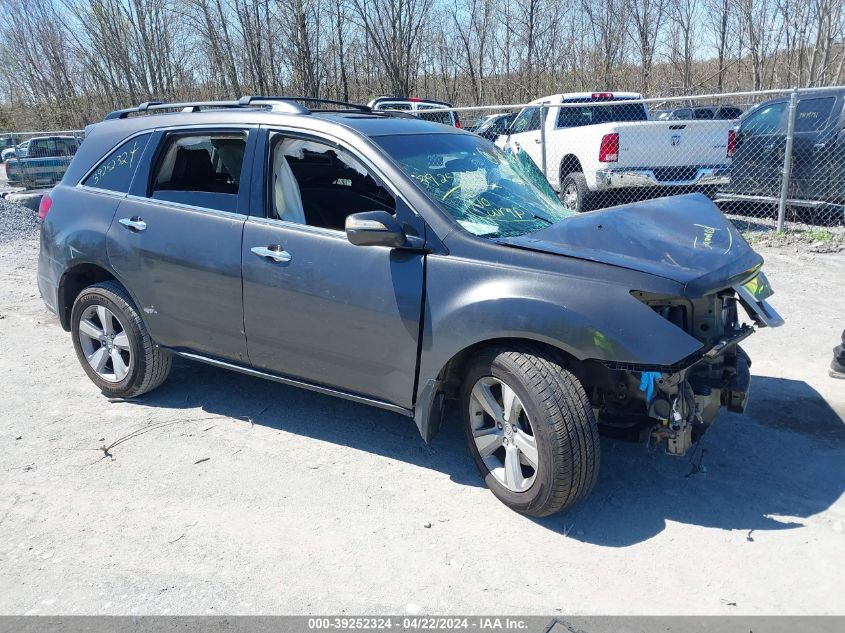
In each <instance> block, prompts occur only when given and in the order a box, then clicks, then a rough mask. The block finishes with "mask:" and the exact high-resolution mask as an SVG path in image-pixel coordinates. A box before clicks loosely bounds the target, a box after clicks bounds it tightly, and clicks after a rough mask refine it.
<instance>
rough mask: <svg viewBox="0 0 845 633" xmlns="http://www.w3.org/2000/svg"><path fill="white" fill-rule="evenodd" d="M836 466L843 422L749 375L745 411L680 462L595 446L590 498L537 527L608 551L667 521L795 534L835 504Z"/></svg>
mask: <svg viewBox="0 0 845 633" xmlns="http://www.w3.org/2000/svg"><path fill="white" fill-rule="evenodd" d="M843 463H845V422H843V419H842V418H841V417H840V415H839V414H838V413H837V412H836V411H834V410H833V408H832V407H831V406H830V404H828V403H827V401H825V399H824V398H823V397H822V396H821V395H820V394H819V393H818V392H817V391H816V390H815V389H813V388H812V387H810V386H809V385H808V384H807V383H805V382H803V381H798V380H788V379H784V378H772V377H767V376H754V378H753V383H752V396H751V401H750V404H749V407H748V410H747V411H746V413H745V414H744V415H738V414H733V413H722V414H721V415H720V417H719V419H718V420H717V421H716V423H715V424H714V425H713V427H712V428H711V429H710V430H709V431H708V432H707V434H706V435H705V436H704V438H703V439H702V441H701V442H700V443H699V445H698V446H697V447H696V448H695V449H694V450H693V451H690V453H688V454H687V456H685V457H671V456H668V455H665V454H663V453H662V452H649V451H648V449H647V447H646V446H644V445H641V444H631V443H625V442H619V441H613V440H608V439H607V438H602V464H601V471H600V474H599V480H598V482H597V484H596V487H595V489H594V491H593V494H592V495H591V496H590V497H588V498H587V499H586V500H585V501H584V502H582V503H581V504H579V505H577V506H575V507H574V508H572V509H571V510H570V511H568V512H565V513H562V514H560V515H555V516H552V517H548V518H545V519H538V520H537V523H538V524H540V525H543V526H544V527H546V528H548V529H550V530H555V531H558V532H561V533H566V534H567V535H568V536H569V537H571V538H575V539H577V540H581V541H584V542H589V543H594V544H597V545H604V546H608V547H625V546H628V545H633V544H635V543H639V542H642V541H645V540H647V539H649V538H652V537H653V536H655V535H657V534H659V533H660V532H661V531H663V530H664V529H665V527H666V524H667V522H670V521H671V522H677V523H686V524H689V525H697V526H701V527H708V528H718V529H723V530H739V531H743V532H745V534H746V539H747V540H749V541H753V540H754V533H755V532H761V531H767V530H790V529H797V528H800V527H803V526H804V521H803V520H804V519H807V518H809V517H811V516H813V515H815V514H818V513H820V512H822V511H824V510H826V509H827V508H829V507H830V506H831V505H832V504H833V503H834V502H836V501H837V500H838V499H839V497H840V496H841V495H842V493H843V492H845V469H843V468H842V464H843ZM699 465H700V466H703V468H700V467H699Z"/></svg>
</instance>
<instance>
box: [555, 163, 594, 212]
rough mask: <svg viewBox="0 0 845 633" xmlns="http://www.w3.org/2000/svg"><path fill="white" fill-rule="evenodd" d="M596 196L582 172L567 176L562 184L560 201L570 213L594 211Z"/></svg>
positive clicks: (562, 180)
mask: <svg viewBox="0 0 845 633" xmlns="http://www.w3.org/2000/svg"><path fill="white" fill-rule="evenodd" d="M595 199H596V198H595V194H593V192H592V191H590V188H589V187H587V179H586V178H585V177H584V174H583V173H582V172H580V171H578V172H572V173H570V174H567V175H566V176H564V177H563V178H562V179H561V182H560V201H561V203H563V206H565V207H566V208H567V209H569V210H570V211H575V212H576V213H582V212H584V211H592V210H593V208H594V202H595Z"/></svg>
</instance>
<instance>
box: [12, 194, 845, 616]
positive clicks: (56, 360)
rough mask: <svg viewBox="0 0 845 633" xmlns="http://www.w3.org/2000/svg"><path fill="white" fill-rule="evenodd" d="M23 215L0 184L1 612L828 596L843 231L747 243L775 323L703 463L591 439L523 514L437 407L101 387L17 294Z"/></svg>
mask: <svg viewBox="0 0 845 633" xmlns="http://www.w3.org/2000/svg"><path fill="white" fill-rule="evenodd" d="M24 218H26V219H24ZM19 224H22V225H23V228H20V227H19V226H18V225H19ZM32 226H33V224H32V222H31V218H27V216H26V213H24V212H23V211H20V210H16V209H12V208H9V207H8V206H6V205H3V206H1V207H0V234H2V237H0V271H2V273H0V349H1V350H2V352H0V404H1V405H2V413H0V441H2V442H3V446H4V448H3V450H2V451H0V473H2V477H0V613H5V614H22V613H40V614H57V613H86V614H189V613H190V614H205V613H230V614H234V613H246V614H253V613H326V612H328V613H373V612H383V613H403V612H404V613H418V612H423V613H431V612H437V613H484V612H488V613H489V612H497V613H543V614H556V613H563V614H599V613H617V614H642V613H648V614H679V613H694V614H761V613H767V614H808V613H838V614H843V613H845V594H843V591H842V577H843V576H842V570H843V568H845V534H843V522H845V500H843V491H845V469H843V464H845V427H844V426H843V418H845V385H843V383H842V382H841V381H835V380H834V379H832V378H830V377H828V375H827V365H828V363H829V362H830V350H831V348H832V347H833V345H834V344H835V342H836V340H837V338H838V336H839V334H840V333H841V330H842V328H843V327H845V322H843V319H845V317H843V315H845V303H843V301H845V300H843V294H842V288H843V285H844V284H845V254H843V253H839V254H824V255H822V254H814V253H805V252H799V253H795V252H794V251H793V250H792V249H791V248H787V249H772V248H767V249H765V250H764V251H763V253H764V255H765V256H766V258H767V265H766V270H767V273H768V276H769V278H770V279H771V281H772V283H773V285H774V287H775V289H776V290H777V294H776V295H775V297H774V303H775V305H776V307H777V308H778V309H779V310H780V311H781V313H782V314H783V315H784V316H785V318H786V319H787V323H786V325H785V326H784V327H782V328H780V329H777V330H773V331H762V332H760V333H758V334H756V335H755V336H753V337H752V338H751V339H749V341H748V345H747V349H748V351H749V353H750V354H751V356H752V358H753V359H754V366H753V368H752V371H753V373H754V388H753V395H752V404H751V407H750V409H749V412H748V413H747V414H746V415H744V416H739V415H733V414H725V415H723V417H722V418H720V420H719V421H718V422H717V423H716V424H715V425H714V427H713V428H712V429H711V431H710V432H709V433H708V435H707V436H706V437H705V439H704V442H703V446H702V449H703V451H702V452H701V453H697V454H696V456H695V458H696V460H698V459H700V460H701V463H702V464H703V465H704V466H705V467H706V469H705V471H704V472H698V471H696V470H695V469H694V468H693V464H692V463H691V461H690V459H688V458H683V459H672V458H669V457H667V456H665V455H662V454H649V453H648V452H647V451H646V450H645V448H644V447H643V446H641V445H638V444H630V443H625V442H622V441H617V440H609V439H606V438H603V439H602V452H603V456H602V470H601V474H600V477H599V482H598V485H597V487H596V489H595V491H594V493H593V495H592V496H591V497H590V498H589V499H588V500H587V501H585V502H584V503H582V504H581V505H579V506H578V507H576V508H574V509H572V510H571V511H568V512H566V513H564V514H560V515H557V516H555V517H551V518H548V519H544V520H531V519H528V518H525V517H522V516H519V515H517V514H514V513H512V512H510V511H508V510H507V509H506V508H504V506H502V505H501V504H500V503H499V502H497V501H496V500H495V498H494V497H493V496H492V495H491V494H490V493H488V492H487V491H486V490H485V489H484V488H483V486H482V481H481V479H480V477H479V476H478V474H477V473H476V471H475V469H474V467H473V466H472V464H471V462H470V459H469V456H468V454H467V452H466V449H465V447H464V444H463V440H462V437H461V433H460V430H459V428H458V427H457V424H455V420H454V419H453V420H451V423H450V424H447V425H446V428H445V429H444V431H443V433H442V434H441V435H440V436H439V437H438V438H437V440H436V441H435V442H434V443H432V444H431V445H430V446H427V445H425V444H424V443H423V442H422V441H421V440H420V438H419V435H418V434H417V432H416V428H415V427H414V426H413V423H412V422H411V421H409V420H407V419H404V418H402V417H400V416H397V415H393V414H390V413H387V412H384V411H379V410H375V409H369V408H366V407H364V406H361V405H356V404H353V403H350V402H346V401H342V400H336V399H332V398H329V397H325V396H319V395H316V394H313V393H310V392H306V391H300V390H296V389H293V388H287V387H284V386H280V385H276V384H273V383H270V382H266V381H261V380H258V379H253V378H249V377H246V376H241V375H238V374H232V373H227V372H225V371H223V370H219V369H216V368H212V367H208V366H203V365H197V364H191V363H188V362H182V361H180V362H178V363H176V365H175V367H174V371H173V373H172V375H171V378H170V380H169V381H168V382H167V383H165V385H163V386H162V388H160V389H159V390H157V391H155V392H153V393H151V394H148V395H146V396H145V397H142V398H140V399H138V400H136V401H132V402H109V401H108V400H106V399H105V398H104V397H103V396H102V395H100V393H99V392H98V391H97V390H96V389H95V388H94V386H93V385H92V384H91V383H90V382H89V381H88V379H87V378H86V377H85V374H84V373H83V371H82V369H81V368H80V366H79V364H78V363H77V360H76V357H75V355H74V353H73V348H72V346H71V343H70V338H69V336H68V334H67V333H65V332H64V331H62V329H61V327H60V326H59V325H58V323H57V322H56V320H55V318H54V317H52V316H51V315H50V314H49V313H48V312H47V311H46V310H45V309H44V307H43V305H42V303H41V300H40V298H39V296H38V291H37V289H36V287H35V265H36V259H37V241H36V239H35V233H34V232H33V231H32V228H31V227H32ZM26 227H30V228H26ZM10 228H11V229H12V231H11V233H12V234H11V235H10V234H8V233H7V231H9V229H10ZM101 447H107V448H108V451H107V452H108V455H106V454H105V453H104V451H103V450H102V448H101Z"/></svg>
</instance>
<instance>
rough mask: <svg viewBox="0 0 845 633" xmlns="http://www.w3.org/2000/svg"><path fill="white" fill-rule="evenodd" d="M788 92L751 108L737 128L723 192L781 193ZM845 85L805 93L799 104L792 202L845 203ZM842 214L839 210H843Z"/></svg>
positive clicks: (766, 195) (774, 195)
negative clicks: (729, 170)
mask: <svg viewBox="0 0 845 633" xmlns="http://www.w3.org/2000/svg"><path fill="white" fill-rule="evenodd" d="M789 99H790V98H789V95H786V96H783V97H779V98H777V99H772V100H771V101H767V102H765V103H762V104H760V105H758V106H756V107H755V108H754V109H753V110H751V111H749V112H748V113H747V114H746V115H745V116H744V117H743V118H742V119H741V120H740V123H739V127H738V128H737V131H736V136H735V141H734V150H733V160H732V165H731V181H730V185H729V186H728V187H727V188H726V190H725V192H724V194H736V195H738V196H740V199H742V197H744V196H754V197H761V198H770V199H771V200H772V202H776V199H777V197H779V196H780V191H781V185H782V179H783V168H784V158H785V153H786V142H787V128H788V123H789ZM843 106H845V90H824V91H819V92H806V93H801V94H800V96H799V98H798V102H797V105H796V111H795V128H794V136H793V141H792V168H791V171H790V182H789V191H788V197H789V198H790V202H791V203H797V204H801V203H805V204H808V205H824V204H827V203H833V204H839V205H841V204H845V137H843V129H844V128H845V112H843ZM839 217H842V216H841V213H840V214H839Z"/></svg>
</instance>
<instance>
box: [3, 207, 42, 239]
mask: <svg viewBox="0 0 845 633" xmlns="http://www.w3.org/2000/svg"><path fill="white" fill-rule="evenodd" d="M37 239H38V218H37V216H36V214H35V213H34V212H33V211H31V210H30V209H27V208H26V207H22V206H20V205H17V204H11V203H9V202H6V201H5V200H4V199H3V198H0V244H6V243H8V242H13V241H16V240H25V241H26V240H37Z"/></svg>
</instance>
